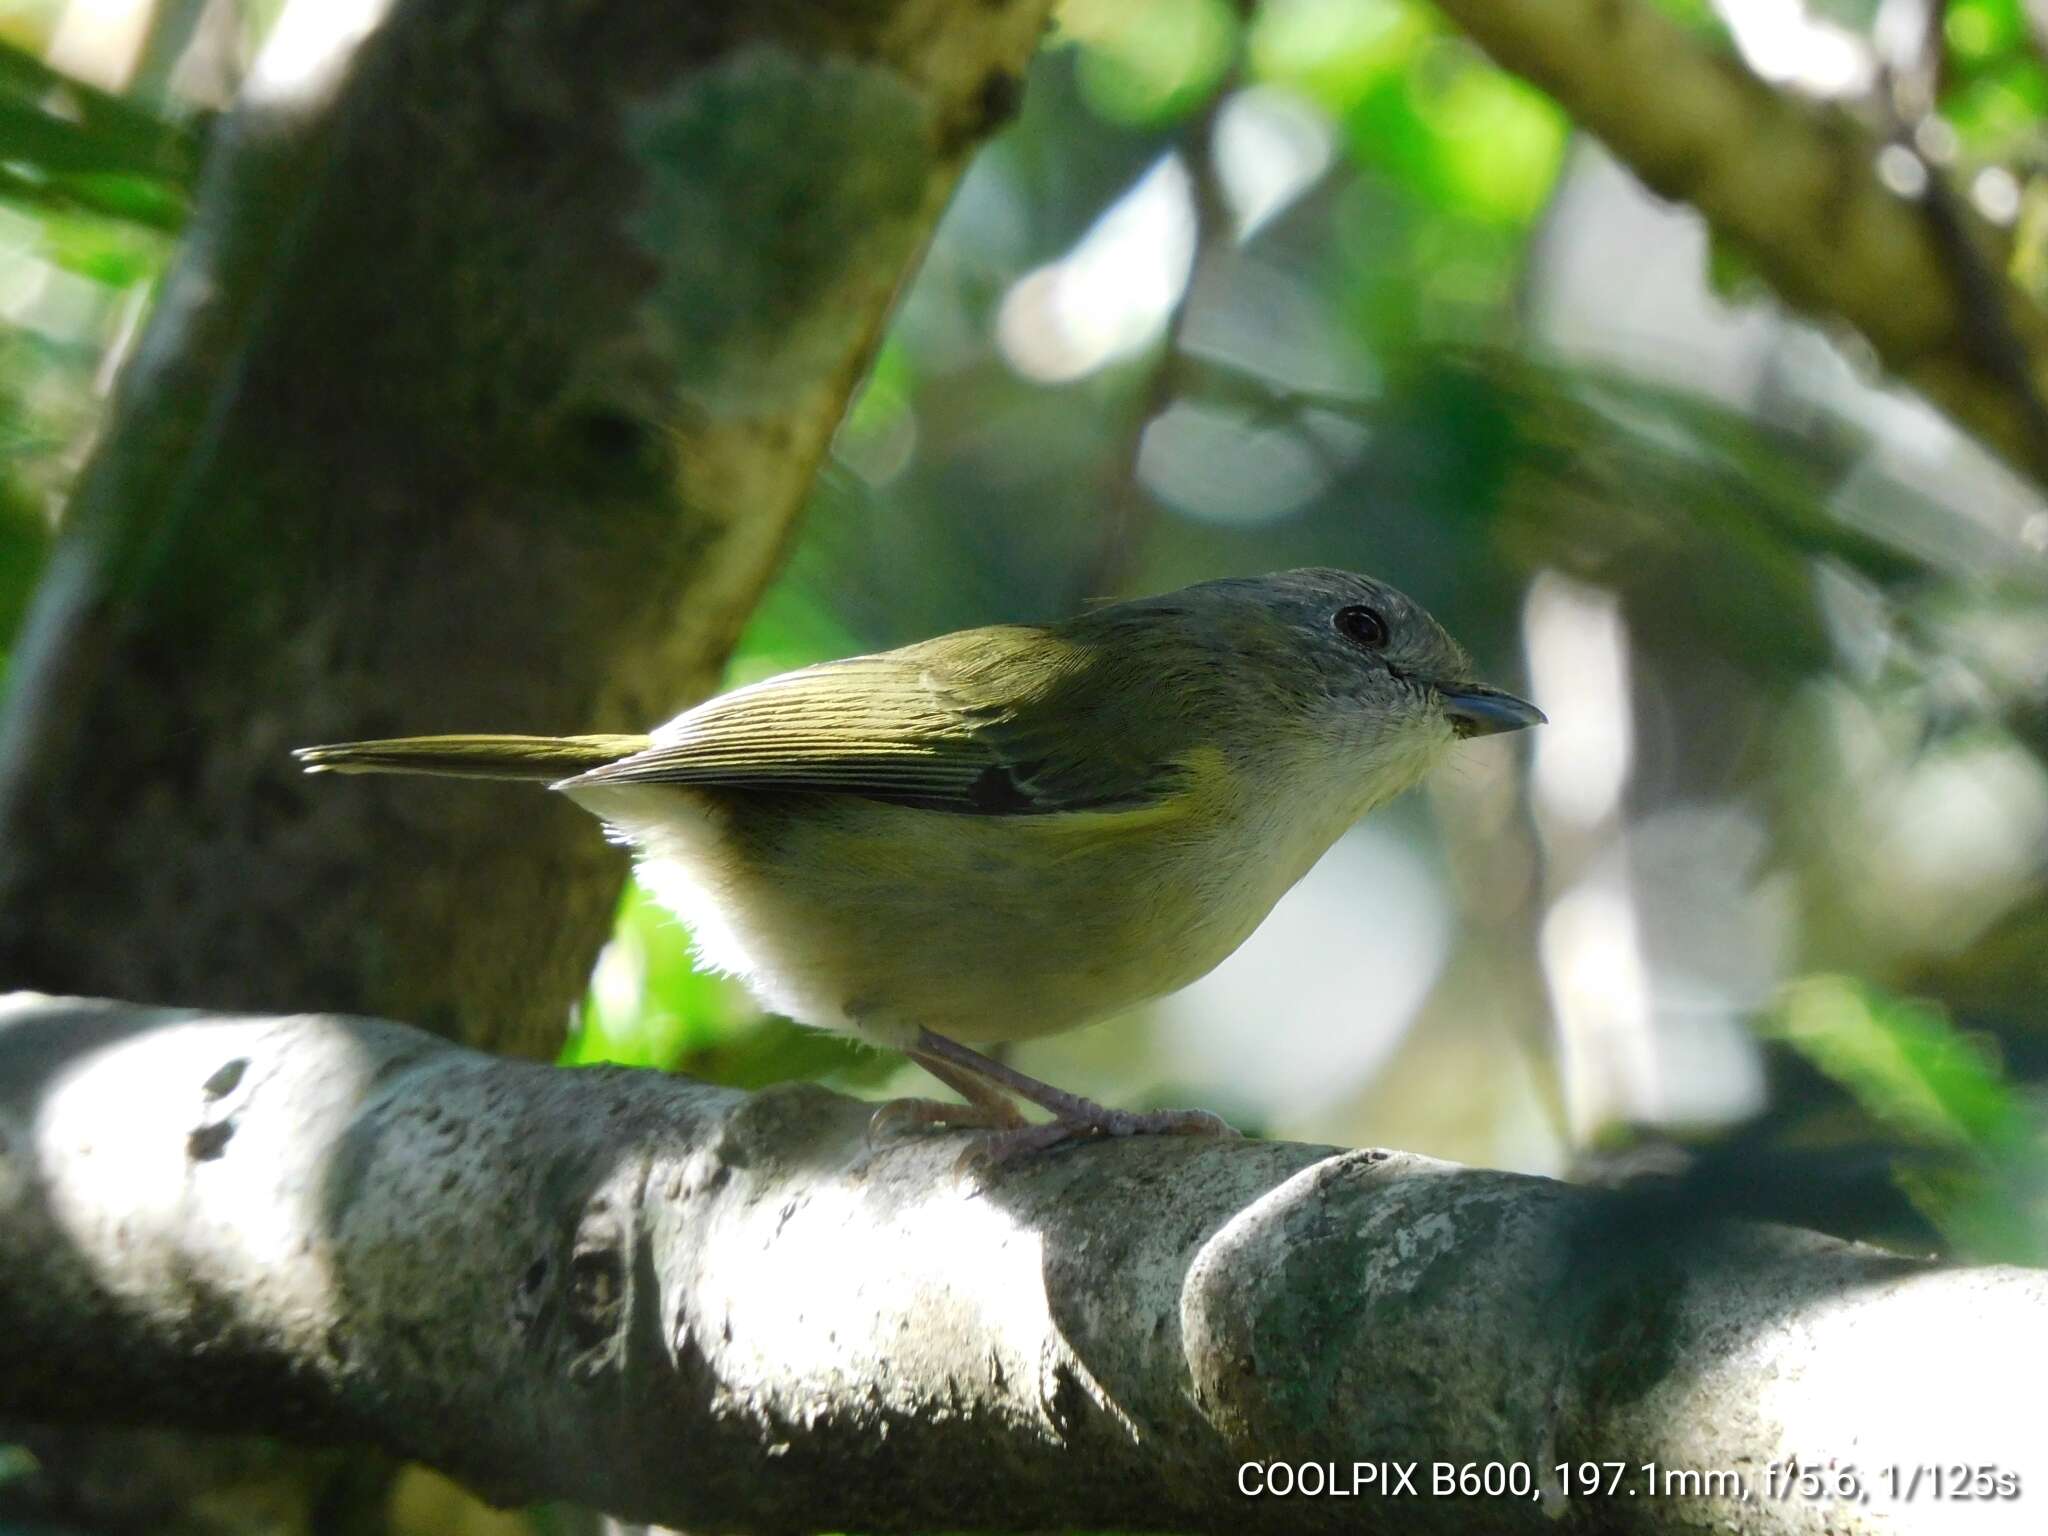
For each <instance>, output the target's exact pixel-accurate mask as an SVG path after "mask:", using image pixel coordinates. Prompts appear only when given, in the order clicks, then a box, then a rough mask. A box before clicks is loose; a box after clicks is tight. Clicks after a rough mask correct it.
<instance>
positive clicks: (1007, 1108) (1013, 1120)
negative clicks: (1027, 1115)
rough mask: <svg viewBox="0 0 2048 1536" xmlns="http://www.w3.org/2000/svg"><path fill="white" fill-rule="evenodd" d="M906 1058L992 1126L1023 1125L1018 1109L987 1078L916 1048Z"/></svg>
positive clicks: (1008, 1126) (1023, 1121)
mask: <svg viewBox="0 0 2048 1536" xmlns="http://www.w3.org/2000/svg"><path fill="white" fill-rule="evenodd" d="M907 1054H908V1055H909V1057H910V1059H911V1060H912V1061H914V1062H916V1063H917V1064H918V1065H919V1066H920V1067H923V1068H924V1069H925V1071H927V1072H929V1073H931V1075H932V1076H933V1077H936V1078H937V1079H938V1080H939V1081H940V1082H942V1083H944V1084H945V1085H946V1086H947V1087H948V1088H950V1089H952V1090H953V1091H954V1092H955V1093H957V1094H959V1095H960V1097H961V1098H963V1099H965V1100H966V1101H967V1102H968V1103H969V1104H971V1105H973V1106H974V1108H976V1109H978V1110H980V1111H981V1112H982V1113H983V1114H985V1115H987V1116H988V1117H989V1118H990V1119H991V1120H992V1121H993V1122H994V1123H996V1124H998V1125H1001V1126H1003V1127H1005V1128H1011V1127H1015V1126H1019V1125H1023V1124H1024V1123H1025V1120H1024V1117H1023V1115H1021V1114H1019V1113H1018V1111H1017V1106H1016V1105H1015V1104H1012V1103H1011V1102H1010V1099H1009V1096H1008V1095H1007V1094H1005V1093H1003V1091H1002V1090H1001V1089H999V1088H996V1087H994V1086H993V1085H992V1084H990V1082H989V1080H988V1079H987V1078H985V1077H976V1076H975V1075H974V1074H973V1073H972V1072H963V1071H962V1070H961V1069H960V1068H958V1067H956V1066H954V1065H953V1064H952V1063H951V1062H950V1061H948V1060H946V1058H945V1057H943V1056H933V1055H930V1054H928V1053H926V1052H924V1051H920V1050H917V1049H915V1048H913V1049H912V1050H911V1051H909V1052H908V1053H907ZM970 1054H972V1053H970Z"/></svg>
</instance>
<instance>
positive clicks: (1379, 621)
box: [1330, 607, 1387, 651]
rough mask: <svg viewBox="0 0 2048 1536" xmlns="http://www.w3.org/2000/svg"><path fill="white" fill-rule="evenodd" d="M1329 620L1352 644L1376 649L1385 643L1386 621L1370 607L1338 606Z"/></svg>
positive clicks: (1372, 649) (1369, 649)
mask: <svg viewBox="0 0 2048 1536" xmlns="http://www.w3.org/2000/svg"><path fill="white" fill-rule="evenodd" d="M1330 622H1331V623H1332V624H1334V625H1336V626H1337V633H1338V634H1340V635H1342V636H1343V637H1344V638H1345V639H1346V640H1349V641H1350V642H1351V643H1352V644H1353V645H1362V646H1364V647H1365V648H1366V649H1367V650H1368V651H1376V650H1378V649H1379V648H1380V647H1381V646H1383V645H1385V644H1386V643H1387V621H1386V620H1385V619H1383V618H1381V617H1380V616H1379V614H1377V613H1376V612H1374V611H1373V610H1372V609H1370V608H1363V607H1353V608H1339V609H1338V610H1337V613H1336V616H1335V617H1334V618H1332V619H1331V620H1330Z"/></svg>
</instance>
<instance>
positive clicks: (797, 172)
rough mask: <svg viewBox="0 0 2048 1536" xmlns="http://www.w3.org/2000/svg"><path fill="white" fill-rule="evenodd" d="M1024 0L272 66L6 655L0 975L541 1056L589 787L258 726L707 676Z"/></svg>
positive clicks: (379, 40) (638, 719)
mask: <svg viewBox="0 0 2048 1536" xmlns="http://www.w3.org/2000/svg"><path fill="white" fill-rule="evenodd" d="M353 9H354V8H353V7H346V8H344V7H337V8H334V10H333V11H332V12H328V11H324V10H322V9H321V8H319V7H300V8H297V10H296V11H295V13H294V14H295V16H296V18H297V19H298V20H299V21H302V22H313V23H320V24H324V25H329V26H331V25H333V24H334V22H335V21H337V20H339V19H340V18H341V17H343V16H345V15H347V14H348V13H350V12H352V11H353ZM1047 9H1048V0H863V3H858V4H851V3H849V4H837V5H820V4H801V3H793V0H792V3H752V0H747V3H720V4H705V3H685V0H668V3H651V0H630V3H629V0H602V3H597V0H460V3H448V0H397V3H395V4H393V5H392V6H391V7H390V10H389V14H388V15H387V16H386V17H384V19H383V20H382V22H381V24H380V25H378V26H376V27H375V28H374V29H373V30H372V31H371V32H370V34H369V35H368V37H367V39H366V40H363V41H362V42H361V43H360V45H357V46H351V43H350V39H348V38H346V37H335V38H331V39H328V40H327V41H326V43H325V44H324V45H323V46H320V47H308V46H304V40H303V39H302V40H301V41H302V45H301V46H299V47H297V48H296V49H293V50H286V51H285V52H284V54H283V56H282V57H278V56H273V58H272V60H271V63H270V65H269V67H268V68H267V69H265V70H259V73H258V75H257V76H256V78H255V80H254V82H253V83H252V87H251V90H250V92H249V94H248V97H247V99H246V100H245V101H244V102H243V103H242V104H241V106H240V107H239V109H238V110H237V112H236V113H235V114H234V117H233V119H232V120H231V122H230V123H229V124H228V126H227V127H226V129H225V130H224V132H223V134H222V142H221V144H220V147H219V149H218V150H217V152H216V153H215V155H214V156H213V158H212V159H211V161H210V162H209V165H208V167H207V171H206V174H205V179H204V184H203V187H202V191H201V195H200V199H199V207H198V211H197V213H196V216H195V219H194V222H193V225H192V227H191V230H190V234H189V238H188V239H187V241H186V242H185V245H184V248H183V250H182V252H181V255H180V257H179V259H178V262H177V265H176V268H175V270H174V272H173V273H172V275H171V276H170V278H169V280H168V282H167V284H166V286H165V290H164V292H163V294H162V297H161V301H160V303H159V305H158V307H157V310H156V313H155V316H154V319H153V322H152V324H151V326H150V328H149V331H148V333H147V336H146V338H145V339H144V341H143V343H142V345H141V347H140V349H139V351H138V354H137V356H136V358H135V360H134V362H133V364H132V365H131V367H130V368H129V370H128V372H127V376H126V378H125V381H124V383H123V385H122V388H121V390H120V394H119V398H118V400H117V402H116V404H115V407H114V409H113V411H112V417H111V423H110V426H109V429H108V431H107V434H106V436H105V439H104V441H103V443H102V444H101V446H100V448H99V451H98V452H97V453H96V455H95V456H94V458H93V460H92V462H91V464H90V465H89V466H88V468H87V470H86V472H85V474H84V476H83V478H82V481H81V483H80V486H79V489H78V491H77V494H76V496H75V498H74V503H73V506H72V509H71V512H70V515H69V519H68V526H67V529H66V532H65V536H64V539H63V541H62V544H61V546H60V548H59V550H58V551H57V553H56V556H55V558H54V559H53V562H52V566H51V569H50V573H49V575H48V577H47V579H46V580H45V582H44V584H43V587H42V590H41V591H40V593H39V595H38V599H37V603H36V607H35V610H34V612H33V614H32V616H31V619H30V621H29V623H28V625H27V627H26V629H25V632H24V635H23V637H22V640H21V644H20V646H19V648H18V650H17V653H16V655H15V657H14V660H13V665H12V672H11V679H10V680H11V685H12V686H11V691H10V693H9V696H8V698H7V700H6V703H5V707H4V711H0V977H5V978H6V979H7V981H8V982H9V983H10V984H14V985H33V986H39V987H45V988H50V989H59V990H72V991H92V992H108V993H117V994H120V995H124V996H130V997H143V998H158V999H166V1000H175V1001H179V1002H185V1003H199V1004H207V1005H213V1006H229V1007H274V1008H297V1007H325V1008H337V1009H353V1010H362V1011H372V1012H378V1013H385V1014H391V1015H395V1016H398V1017H403V1018H406V1019H409V1020H412V1021H414V1022H417V1023H421V1024H424V1025H427V1026H429V1027H432V1028H435V1029H437V1030H439V1031H441V1032H444V1033H448V1034H450V1035H453V1036H455V1037H457V1038H462V1039H465V1040H467V1041H469V1042H470V1043H472V1044H479V1045H489V1046H492V1047H494V1048H497V1049H504V1050H514V1051H520V1052H524V1053H528V1054H548V1053H551V1052H552V1051H553V1049H554V1048H555V1047H556V1045H557V1044H558V1042H559V1039H560V1034H561V1029H562V1025H563V1021H564V1020H565V1018H566V1016H567V1013H568V1009H569V1006H570V1004H571V1002H572V1001H573V999H575V998H576V997H577V996H578V995H579V993H580V991H581V989H582V987H583V985H584V982H585V979H586V978H587V976H588V974H589V969H590V963H591V960H592V959H593V957H594V956H595V954H596V951H597V948H598V946H599V944H600V943H601V942H602V940H603V937H604V934H605V932H606V930H607V928H608V925H609V921H610V917H611V914H612V911H613V907H614V904H615V901H616V898H617V895H618V889H619V885H620V882H621V880H622V879H623V865H622V863H621V861H620V860H619V859H618V857H617V855H616V854H615V853H613V852H612V851H610V850H608V849H606V848H605V846H604V845H603V843H602V842H601V840H599V839H596V838H593V837H592V836H591V835H590V828H589V825H588V823H587V820H586V818H584V817H582V816H581V815H580V814H578V813H577V812H576V811H575V810H574V809H573V808H572V807H569V806H566V805H555V804H541V803H537V802H535V801H533V800H531V799H528V798H518V799H515V798H513V797H512V796H510V795H506V794H503V793H502V792H500V791H494V790H490V789H485V790H482V791H477V790H475V789H474V787H472V788H471V789H470V790H468V791H467V792H461V791H458V792H455V793H449V792H448V791H447V790H446V789H445V788H437V787H435V786H431V785H429V786H424V787H422V786H408V787H407V789H406V791H405V792H404V793H402V794H395V793H391V792H389V790H388V787H386V786H372V787H370V788H369V789H367V790H366V791H365V792H363V793H361V794H353V793H352V794H348V795H333V794H327V793H322V792H321V790H320V786H319V785H317V784H307V783H306V782H305V781H304V780H303V779H301V778H300V776H299V775H298V774H297V773H296V771H295V769H294V767H293V765H292V763H291V762H290V760H289V759H288V758H287V757H286V755H285V753H286V750H287V749H288V748H290V747H292V746H295V745H300V744H304V743H307V742H313V741H320V740H332V739H337V738H343V737H350V736H361V735H380V734H389V733H396V732H406V731H418V730H463V729H474V728H481V729H533V730H540V731H549V732H560V731H586V730H613V729H641V728H644V727H646V726H647V725H649V724H651V723H653V722H654V721H656V720H658V719H661V718H663V717H664V716H666V715H667V714H669V713H671V712H672V711H673V710H675V709H676V708H679V707H680V706H681V705H683V704H685V703H687V702H689V701H690V700H692V699H693V698H695V697H696V696H698V695H700V694H702V693H703V692H705V691H706V690H707V689H708V687H709V686H710V685H711V683H712V682H713V681H714V679H715V678H716V676H717V671H718V668H719V666H720V665H721V663H722V662H723V660H724V658H725V655H726V653H727V650H728V649H729V647H730V645H731V643H732V641H733V638H734V636H735V634H736V633H737V631H738V628H739V626H740V624H741V622H742V620H743V619H744V617H745V616H746V614H747V612H748V610H749V609H750V608H751V606H752V604H753V601H754V599H755V597H756V595H757V594H758V592H759V590H760V588H761V586H762V584H763V582H764V581H765V580H766V578H767V576H768V574H769V572H770V570H771V568H772V566H773V563H774V561H775V558H776V556H777V553H778V552H779V550H780V549H781V547H782V545H783V542H784V539H785V536H786V533H787V531H788V529H789V526H790V523H791V519H792V517H793V515H794V513H795V511H796V508H797V506H798V504H799V502H800V500H801V498H802V496H803V494H804V491H805V488H806V486H807V485H808V483H809V480H810V478H811V475H812V472H813V470H814V469H815V467H816V464H817V462H818V460H819V458H820V456H821V454H822V453H823V452H824V450H825V447H826V444H827V442H828V440H829V437H830V434H831V432H832V429H833V427H834V425H835V423H836V422H837V421H838V419H839V416H840V414H841V412H842V410H843V407H844V405H845V403H846V400H847V397H848V395H849V393H850V392H851V390H852V389H853V387H854V385H855V383H856V381H857V380H858V378H859V377H860V374H861V371H862V368H863V366H864V364H865V361H866V359H867V357H868V355H869V352H870V350H871V348H872V346H873V344H874V341H875V338H876V336H877V334H878V332H879V328H880V325H881V323H882V320H883V318H884V316H885V313H886V311H887V309H888V306H889V303H890V300H891V297H892V295H893V293H894V292H895V290H896V287H897V285H898V283H899V282H900V281H901V280H902V278H903V276H904V274H905V273H906V272H907V270H908V269H909V267H910V265H911V263H912V261H913V259H914V257H915V255H916V253H917V251H918V249H919V247H920V245H921V243H922V241H923V239H924V237H925V235H926V234H927V232H928V231H929V229H930V228H931V226H932V224H933V223H934V221H935V220H936V218H937V216H938V214H939V211H940V209H941V208H942V206H943V205H944V202H945V200H946V197H947V194H948V192H949V191H950V189H951V187H952V184H953V181H954V179H955V177H956V175H957V173H958V171H959V169H960V167H961V165H962V163H963V161H964V158H965V156H966V155H967V153H968V151H969V150H970V149H971V148H972V146H973V145H974V144H975V143H976V142H978V140H979V139H980V138H981V137H983V136H984V135H985V134H986V133H987V132H988V131H990V130H991V129H992V128H993V127H994V126H996V124H997V123H998V122H1000V121H1001V120H1002V118H1003V117H1005V116H1006V115H1007V113H1008V111H1009V110H1010V108H1011V107H1012V106H1013V104H1014V102H1015V99H1016V93H1017V92H1016V88H1017V82H1018V81H1019V79H1020V77H1021V71H1022V69H1023V66H1024V63H1025V61H1026V59H1027V58H1028V56H1029V54H1030V52H1031V51H1032V49H1033V47H1034V46H1035V44H1036V41H1037V37H1038V33H1039V29H1040V27H1041V25H1042V23H1043V20H1044V17H1045V14H1046V11H1047Z"/></svg>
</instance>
